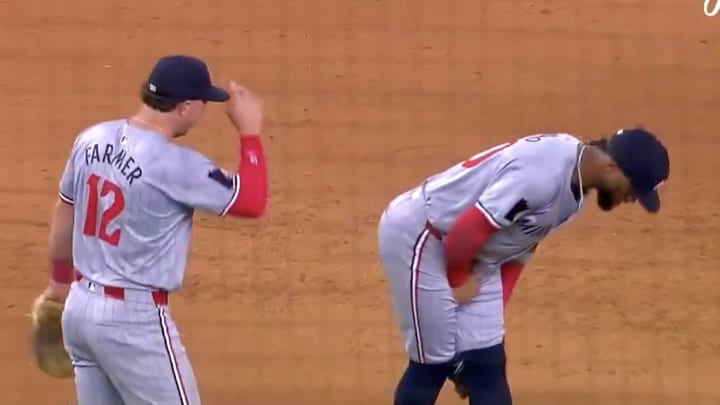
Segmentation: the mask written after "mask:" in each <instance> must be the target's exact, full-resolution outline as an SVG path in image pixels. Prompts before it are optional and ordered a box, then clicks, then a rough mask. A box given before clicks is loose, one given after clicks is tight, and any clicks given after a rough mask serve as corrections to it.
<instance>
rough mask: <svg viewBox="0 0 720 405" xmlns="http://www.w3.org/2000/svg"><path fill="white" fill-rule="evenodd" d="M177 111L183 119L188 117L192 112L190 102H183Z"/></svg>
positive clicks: (176, 108) (179, 104)
mask: <svg viewBox="0 0 720 405" xmlns="http://www.w3.org/2000/svg"><path fill="white" fill-rule="evenodd" d="M175 111H176V112H177V114H178V115H179V116H181V117H184V116H186V115H187V114H188V112H189V111H190V101H181V102H180V103H178V105H177V107H175Z"/></svg>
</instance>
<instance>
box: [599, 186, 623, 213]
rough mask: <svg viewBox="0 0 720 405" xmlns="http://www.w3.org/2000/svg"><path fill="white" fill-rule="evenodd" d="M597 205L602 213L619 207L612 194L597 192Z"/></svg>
mask: <svg viewBox="0 0 720 405" xmlns="http://www.w3.org/2000/svg"><path fill="white" fill-rule="evenodd" d="M597 204H598V207H600V209H601V210H603V211H612V210H613V209H614V208H615V207H617V206H618V205H620V202H619V201H617V200H616V199H615V198H614V196H613V195H612V193H609V192H606V191H599V192H598V193H597Z"/></svg>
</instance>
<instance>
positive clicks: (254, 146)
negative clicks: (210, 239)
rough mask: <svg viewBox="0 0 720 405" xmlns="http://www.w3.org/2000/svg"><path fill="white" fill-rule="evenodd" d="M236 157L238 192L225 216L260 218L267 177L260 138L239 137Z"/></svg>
mask: <svg viewBox="0 0 720 405" xmlns="http://www.w3.org/2000/svg"><path fill="white" fill-rule="evenodd" d="M238 155H239V156H238V158H239V159H240V162H239V163H238V169H237V175H238V177H239V183H240V184H239V191H238V195H237V198H235V200H234V201H233V202H232V205H231V206H230V207H229V209H228V210H227V214H228V215H232V216H239V217H251V218H258V217H261V216H262V215H263V214H264V213H265V210H266V208H267V201H268V175H267V167H266V163H265V154H264V152H263V147H262V142H261V141H260V137H259V136H257V135H242V136H240V144H239V146H238Z"/></svg>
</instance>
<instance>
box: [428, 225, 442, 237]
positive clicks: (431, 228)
mask: <svg viewBox="0 0 720 405" xmlns="http://www.w3.org/2000/svg"><path fill="white" fill-rule="evenodd" d="M425 229H427V230H428V232H430V235H432V236H434V237H436V238H437V239H442V238H443V233H442V231H441V230H439V229H437V228H435V226H434V225H433V224H431V223H430V221H427V222H425Z"/></svg>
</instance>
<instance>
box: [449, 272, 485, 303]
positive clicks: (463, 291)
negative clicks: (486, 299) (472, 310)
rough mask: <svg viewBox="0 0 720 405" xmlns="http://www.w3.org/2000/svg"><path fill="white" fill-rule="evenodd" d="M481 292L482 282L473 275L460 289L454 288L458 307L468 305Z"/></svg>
mask: <svg viewBox="0 0 720 405" xmlns="http://www.w3.org/2000/svg"><path fill="white" fill-rule="evenodd" d="M479 292H480V282H479V281H478V280H477V277H475V275H473V274H471V275H470V276H469V277H468V278H467V280H466V281H465V283H463V284H462V285H461V286H459V287H455V288H453V291H452V294H453V297H454V298H455V301H456V302H457V303H458V305H463V304H467V303H468V302H470V300H472V299H473V298H475V297H477V295H478V293H479Z"/></svg>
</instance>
